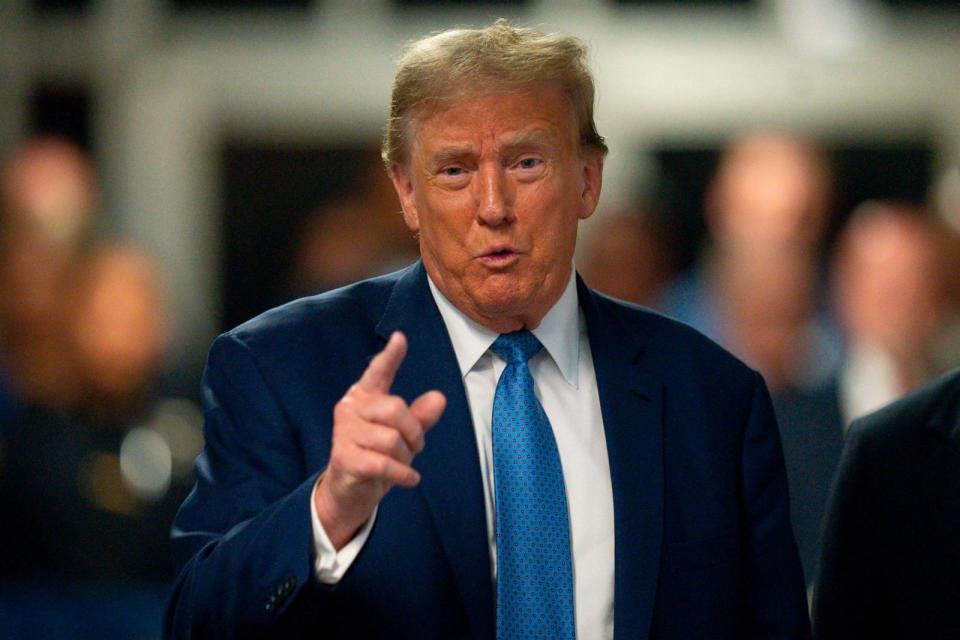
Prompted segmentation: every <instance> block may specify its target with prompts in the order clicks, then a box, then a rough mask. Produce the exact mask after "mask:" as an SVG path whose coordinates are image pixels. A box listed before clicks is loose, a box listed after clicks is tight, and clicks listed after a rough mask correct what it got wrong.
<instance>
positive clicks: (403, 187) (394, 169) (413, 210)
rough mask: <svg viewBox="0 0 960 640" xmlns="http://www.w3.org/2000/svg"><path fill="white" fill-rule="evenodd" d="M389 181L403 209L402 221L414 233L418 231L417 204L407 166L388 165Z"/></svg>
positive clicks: (395, 163)
mask: <svg viewBox="0 0 960 640" xmlns="http://www.w3.org/2000/svg"><path fill="white" fill-rule="evenodd" d="M390 180H391V181H393V188H394V189H396V190H397V196H398V197H399V198H400V206H401V207H403V221H404V222H405V223H406V225H407V227H408V228H409V229H410V230H411V231H413V232H414V233H416V232H418V231H420V218H419V217H418V216H417V204H416V200H415V199H414V197H413V180H412V179H411V176H410V170H409V168H408V167H407V166H405V165H402V164H400V163H398V162H394V163H393V164H391V165H390Z"/></svg>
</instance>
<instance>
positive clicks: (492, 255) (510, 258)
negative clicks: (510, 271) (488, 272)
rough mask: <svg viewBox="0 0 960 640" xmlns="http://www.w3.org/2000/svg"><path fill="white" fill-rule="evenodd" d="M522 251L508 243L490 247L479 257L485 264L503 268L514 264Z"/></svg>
mask: <svg viewBox="0 0 960 640" xmlns="http://www.w3.org/2000/svg"><path fill="white" fill-rule="evenodd" d="M519 258H520V253H519V252H517V250H516V249H514V248H513V247H510V246H507V245H497V246H493V247H490V248H489V249H487V250H486V251H484V252H483V253H481V254H480V255H479V256H477V259H478V260H479V261H480V262H481V263H483V264H484V265H486V266H488V267H492V268H503V267H507V266H510V265H512V264H513V263H514V262H516V261H517V260H519Z"/></svg>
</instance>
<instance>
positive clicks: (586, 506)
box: [311, 273, 614, 639]
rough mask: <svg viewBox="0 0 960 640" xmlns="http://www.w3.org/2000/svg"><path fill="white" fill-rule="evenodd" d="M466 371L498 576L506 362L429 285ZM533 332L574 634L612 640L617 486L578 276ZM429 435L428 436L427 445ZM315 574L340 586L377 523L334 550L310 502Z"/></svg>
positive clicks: (488, 336)
mask: <svg viewBox="0 0 960 640" xmlns="http://www.w3.org/2000/svg"><path fill="white" fill-rule="evenodd" d="M429 284H430V291H431V293H432V294H433V298H434V300H435V301H436V303H437V307H438V308H439V309H440V315H441V316H442V317H443V321H444V323H445V324H446V328H447V332H448V333H449V334H450V340H451V342H452V343H453V350H454V353H455V355H456V357H457V363H458V364H459V366H460V373H461V374H462V375H463V382H464V388H465V389H466V395H467V401H468V403H469V405H470V414H471V416H472V418H473V425H474V432H475V435H476V439H477V451H478V453H479V459H480V473H481V476H482V480H483V491H484V507H485V509H486V516H487V539H488V540H489V547H490V560H491V567H492V572H493V576H492V578H493V579H494V580H496V571H497V569H496V567H497V536H496V522H495V520H496V498H495V496H496V493H495V490H494V475H493V438H492V433H491V423H492V419H493V397H494V393H495V391H496V388H497V381H498V380H499V379H500V375H501V374H502V373H503V370H504V369H505V368H506V362H505V361H504V360H502V359H501V358H500V357H499V356H497V355H495V354H494V353H493V352H492V351H490V350H489V349H490V346H491V345H492V344H493V342H494V340H496V339H497V337H498V335H499V334H497V333H495V332H493V331H491V330H490V329H487V328H486V327H483V326H481V325H479V324H477V323H476V322H474V321H473V320H471V319H470V318H468V317H467V316H466V315H464V314H463V313H462V312H460V311H459V310H458V309H457V308H456V307H455V306H454V305H453V304H452V303H451V302H450V301H449V300H447V299H446V298H445V297H444V296H443V294H442V293H440V291H439V289H437V288H436V286H435V285H434V284H433V282H432V281H429ZM532 333H533V334H534V335H535V336H536V337H537V339H538V340H540V342H541V344H543V347H544V348H543V349H542V350H541V351H540V352H539V353H538V354H537V355H535V356H533V357H532V358H531V359H530V361H529V363H528V365H529V368H530V373H531V375H532V376H533V380H534V390H535V393H536V395H537V398H538V399H539V400H540V403H541V404H542V405H543V409H544V412H545V413H546V414H547V417H548V418H549V420H550V424H551V425H552V427H553V433H554V438H555V439H556V442H557V450H558V451H559V454H560V463H561V466H562V467H563V478H564V483H565V485H566V490H567V506H568V509H569V512H570V543H571V546H572V552H573V558H572V560H573V576H574V600H575V608H576V623H577V637H579V638H583V639H592V638H598V639H612V638H613V592H614V523H613V489H612V486H611V482H610V465H609V459H608V457H607V446H606V437H605V434H604V431H603V418H602V416H601V413H600V397H599V395H598V393H597V379H596V375H595V373H594V368H593V357H592V355H591V353H590V342H589V340H588V339H587V329H586V322H585V320H584V318H583V314H582V313H581V312H580V309H579V306H578V304H577V288H576V279H575V276H574V275H573V273H571V275H570V280H569V281H568V282H567V286H566V288H565V289H564V292H563V294H562V295H561V296H560V299H559V300H558V301H557V303H556V304H555V305H554V306H553V307H552V308H551V309H550V311H549V312H548V313H547V315H546V316H545V317H544V318H543V321H542V322H541V323H540V326H538V327H537V328H536V329H533V330H532ZM426 446H428V447H429V446H430V436H429V434H427V444H426ZM311 513H312V516H313V534H314V541H315V546H316V551H317V560H316V569H317V577H318V578H319V579H320V580H321V581H322V582H326V583H330V584H332V583H336V582H337V581H339V580H340V578H341V577H342V576H343V575H344V573H346V571H347V570H348V569H349V567H350V564H351V563H352V562H353V560H354V558H356V556H357V554H358V553H359V551H360V549H362V548H363V544H364V543H365V542H366V539H367V536H368V535H369V533H370V529H371V528H372V525H373V521H374V520H375V519H376V512H374V514H373V516H372V517H371V518H370V521H369V522H368V523H367V525H366V526H365V527H364V528H363V529H362V530H361V531H360V532H359V533H358V534H357V536H356V537H354V539H353V540H351V541H350V542H349V543H347V545H345V546H344V547H343V548H342V549H340V551H339V552H337V551H336V550H335V549H334V547H333V545H332V543H331V542H330V540H329V538H328V537H327V535H326V533H325V532H324V530H323V527H322V525H321V524H320V521H319V518H318V517H317V514H316V509H315V507H314V506H313V500H311Z"/></svg>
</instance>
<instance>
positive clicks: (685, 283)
mask: <svg viewBox="0 0 960 640" xmlns="http://www.w3.org/2000/svg"><path fill="white" fill-rule="evenodd" d="M830 192H831V177H830V172H829V165H828V163H827V161H826V158H825V156H824V155H823V153H822V152H821V151H820V150H818V149H817V148H816V147H814V146H813V145H812V143H810V142H809V141H807V140H804V139H802V138H800V137H797V136H794V135H791V134H786V133H778V132H767V131H759V132H751V133H747V134H744V135H743V136H741V137H739V138H737V139H735V140H734V141H733V142H732V143H731V144H730V146H729V147H728V148H727V149H726V151H724V153H723V155H722V157H721V159H720V162H719V165H718V168H717V171H716V174H715V176H714V178H713V180H712V181H711V183H710V185H709V186H708V189H707V194H706V197H705V203H704V205H705V216H706V221H707V225H708V228H709V244H708V246H707V247H706V248H705V251H704V256H703V258H702V259H701V261H700V262H699V264H698V265H697V266H696V267H695V269H694V270H693V271H691V272H690V273H688V274H687V275H685V276H684V277H681V278H680V279H679V280H678V281H677V282H676V283H675V284H674V286H672V287H671V289H670V291H668V293H667V295H666V296H665V299H664V301H663V303H662V304H661V305H660V306H661V308H662V309H663V310H664V311H665V312H666V313H668V314H669V315H672V316H674V317H676V318H678V319H679V320H682V321H684V322H687V323H688V324H690V325H692V326H694V327H695V328H697V329H699V330H701V331H703V332H704V333H705V334H706V335H708V336H710V337H712V338H714V339H715V340H717V341H718V342H720V343H721V344H723V345H725V346H727V348H729V349H731V350H732V351H733V352H734V353H736V354H737V355H739V356H740V357H742V358H743V359H744V360H745V361H746V362H747V363H748V364H750V365H751V366H753V367H756V368H757V369H758V370H759V371H760V372H761V373H762V374H763V375H764V378H765V379H766V381H767V384H769V385H770V389H771V392H772V393H773V394H774V395H776V394H777V393H778V392H780V391H785V390H793V389H796V388H800V389H802V388H808V387H815V386H818V385H820V384H822V383H823V382H824V381H825V380H827V379H829V377H830V374H831V373H832V369H833V367H834V366H835V365H836V362H837V353H838V345H837V344H836V338H835V331H834V330H833V328H832V327H831V324H830V322H829V320H828V319H827V318H826V317H825V314H824V313H823V312H822V310H821V309H819V308H818V305H817V301H818V295H817V294H818V292H819V289H820V282H819V280H820V278H819V268H820V267H819V265H820V259H821V252H822V244H823V240H824V235H825V233H826V231H827V227H828V224H829V216H828V212H829V209H828V205H829V199H830ZM778 274H779V275H780V276H783V277H786V278H789V279H790V282H780V281H779V280H778V279H777V275H778ZM798 275H802V277H803V278H804V279H805V280H806V281H804V282H800V281H799V280H798V278H797V277H796V276H798ZM791 286H793V287H796V296H791V295H789V291H790V289H789V287H791ZM784 289H786V291H784ZM762 299H775V300H776V301H777V303H776V305H775V306H774V307H771V308H766V309H765V308H764V306H765V305H763V304H758V301H759V300H762ZM777 305H779V306H780V308H777ZM784 320H786V322H783V321H784ZM767 321H771V322H772V323H773V325H767V324H766V323H767ZM774 325H775V326H774ZM784 332H786V333H784Z"/></svg>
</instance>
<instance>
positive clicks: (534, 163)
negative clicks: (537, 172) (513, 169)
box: [517, 158, 543, 169]
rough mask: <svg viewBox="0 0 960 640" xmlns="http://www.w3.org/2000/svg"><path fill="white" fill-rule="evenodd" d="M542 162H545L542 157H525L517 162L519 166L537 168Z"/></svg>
mask: <svg viewBox="0 0 960 640" xmlns="http://www.w3.org/2000/svg"><path fill="white" fill-rule="evenodd" d="M541 164H543V160H541V159H540V158H523V159H522V160H520V162H518V163H517V166H518V167H520V168H521V169H536V168H537V167H539V166H540V165H541Z"/></svg>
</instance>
